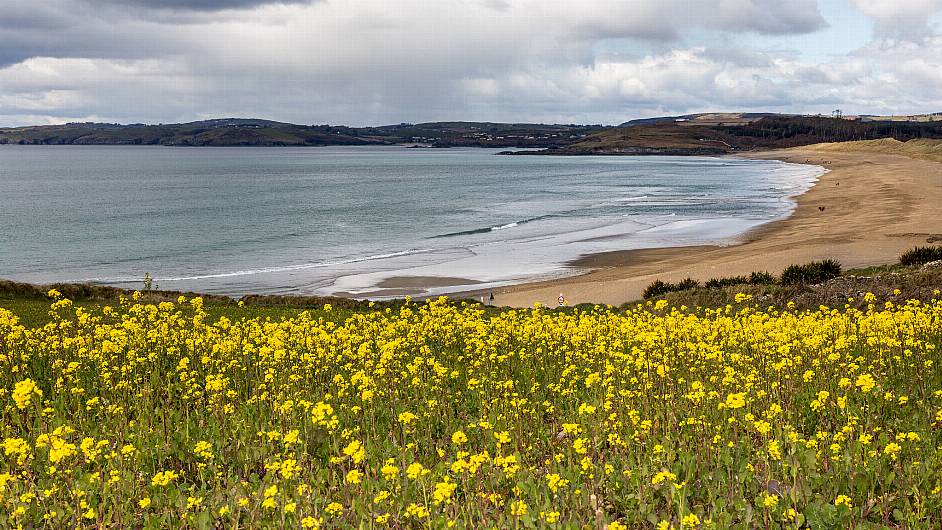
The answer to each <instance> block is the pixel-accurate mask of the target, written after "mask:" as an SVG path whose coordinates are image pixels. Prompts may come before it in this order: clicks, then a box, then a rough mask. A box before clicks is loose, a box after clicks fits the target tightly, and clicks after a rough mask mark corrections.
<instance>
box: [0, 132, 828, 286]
mask: <svg viewBox="0 0 942 530" xmlns="http://www.w3.org/2000/svg"><path fill="white" fill-rule="evenodd" d="M495 153H496V151H495V150H487V149H408V148H401V147H324V148H195V147H194V148H186V147H181V148H172V147H125V146H108V147H91V146H0V278H6V279H13V280H18V281H28V282H37V283H46V282H53V281H88V282H96V283H101V284H109V285H116V286H122V287H132V288H140V287H141V286H142V285H143V284H142V278H143V276H144V274H145V273H149V274H150V275H151V276H152V277H154V279H155V283H156V284H157V286H159V287H160V288H161V289H174V290H194V291H199V292H210V293H222V294H228V295H241V294H246V293H294V294H336V293H346V294H349V295H355V296H359V297H375V298H381V297H384V296H391V295H393V294H397V293H400V291H391V290H384V289H383V288H382V286H385V285H391V284H390V281H389V278H395V277H411V276H421V277H424V276H431V277H442V278H461V279H463V280H455V279H452V280H447V281H442V282H433V283H440V284H451V285H448V286H444V285H440V286H438V287H433V288H430V289H426V292H427V293H429V294H437V293H440V292H448V291H459V290H463V289H467V288H468V287H476V288H482V287H484V288H486V287H491V286H497V285H502V284H506V283H512V282H519V281H523V280H527V279H533V278H539V277H548V276H554V275H562V274H572V273H573V272H576V271H574V270H573V269H572V268H571V267H567V265H566V263H567V262H569V261H571V260H572V259H574V258H577V257H579V256H581V255H585V254H591V253H596V252H604V251H610V250H620V249H631V248H647V247H662V246H674V245H693V244H701V243H720V244H723V243H728V242H731V241H734V240H735V238H736V237H737V236H739V235H741V234H742V233H743V232H745V231H747V230H749V229H750V228H753V227H755V226H758V225H760V224H763V223H767V222H769V221H772V220H775V219H778V218H782V217H784V216H787V215H788V214H789V213H790V211H791V210H792V209H793V207H794V202H793V201H792V199H791V198H792V197H794V196H795V195H797V194H800V193H802V192H803V191H805V190H807V189H808V188H809V187H810V186H811V185H813V183H814V181H815V180H816V179H817V178H818V177H819V176H820V174H821V173H822V172H823V169H822V168H820V167H817V166H806V165H796V164H787V163H783V162H778V161H755V160H742V159H734V158H709V157H536V156H496V155H495ZM378 286H380V287H378Z"/></svg>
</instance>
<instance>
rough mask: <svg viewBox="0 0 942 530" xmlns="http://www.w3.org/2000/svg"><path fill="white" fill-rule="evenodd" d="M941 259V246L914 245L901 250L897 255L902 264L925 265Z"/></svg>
mask: <svg viewBox="0 0 942 530" xmlns="http://www.w3.org/2000/svg"><path fill="white" fill-rule="evenodd" d="M940 259H942V247H916V248H913V249H911V250H907V251H906V252H903V254H902V255H901V256H900V257H899V262H900V264H902V265H925V264H926V263H929V262H930V261H937V260H940Z"/></svg>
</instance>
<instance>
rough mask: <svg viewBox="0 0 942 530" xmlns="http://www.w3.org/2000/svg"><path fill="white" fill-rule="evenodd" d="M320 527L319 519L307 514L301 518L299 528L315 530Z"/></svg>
mask: <svg viewBox="0 0 942 530" xmlns="http://www.w3.org/2000/svg"><path fill="white" fill-rule="evenodd" d="M320 527H321V520H320V519H318V518H316V517H313V516H310V515H308V516H307V517H305V518H303V519H301V528H304V529H305V530H317V529H318V528H320Z"/></svg>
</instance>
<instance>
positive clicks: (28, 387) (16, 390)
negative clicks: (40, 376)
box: [13, 379, 43, 410]
mask: <svg viewBox="0 0 942 530" xmlns="http://www.w3.org/2000/svg"><path fill="white" fill-rule="evenodd" d="M33 396H35V397H36V398H37V399H39V398H41V397H43V392H42V390H40V389H39V387H37V386H36V383H35V382H34V381H33V380H32V379H24V380H22V381H18V382H17V383H16V384H15V385H14V386H13V401H14V402H16V408H18V409H20V410H23V409H25V408H26V407H28V406H29V404H30V401H31V400H32V398H33Z"/></svg>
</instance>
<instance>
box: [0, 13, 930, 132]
mask: <svg viewBox="0 0 942 530" xmlns="http://www.w3.org/2000/svg"><path fill="white" fill-rule="evenodd" d="M917 1H921V0H917ZM11 4H13V3H0V42H3V45H2V46H0V94H2V98H0V123H4V124H9V123H22V120H23V119H26V118H24V117H29V119H34V118H36V117H41V119H37V121H41V122H48V121H56V120H58V121H71V120H74V119H84V118H87V117H95V118H96V119H104V120H107V121H121V122H137V121H146V122H171V121H188V120H192V119H199V118H204V117H219V116H254V117H264V118H271V119H279V120H284V121H293V122H299V123H325V122H329V123H349V124H353V125H368V124H381V123H397V122H400V121H425V120H436V119H482V120H502V121H560V122H591V123H619V122H621V121H624V120H625V119H628V118H632V117H638V116H644V115H652V114H660V113H671V114H673V113H683V112H694V111H712V110H781V111H789V112H803V111H810V112H817V111H827V110H830V108H833V106H836V105H838V104H839V105H842V106H844V108H845V110H846V111H852V110H851V108H853V109H858V110H856V111H860V112H862V111H867V112H876V111H878V110H879V109H884V108H887V109H889V108H892V107H898V108H899V109H905V111H907V112H909V111H912V110H914V109H919V108H924V107H930V106H934V105H938V107H940V108H942V99H940V98H942V96H940V95H939V94H938V90H936V89H934V88H930V87H919V86H915V85H913V84H907V83H906V82H905V81H904V80H906V79H907V77H908V78H911V79H919V80H922V81H921V82H923V83H931V82H936V84H938V83H937V81H934V80H935V79H937V74H934V72H933V69H934V68H938V67H939V65H940V57H942V53H940V50H942V44H940V43H939V42H937V41H936V39H934V38H933V37H931V35H929V36H926V37H924V38H922V39H921V40H920V41H919V43H918V44H917V43H913V42H908V43H907V42H897V41H893V42H892V43H889V44H887V43H886V42H880V43H874V44H873V45H871V46H868V47H866V48H863V49H860V50H857V51H855V52H854V53H852V54H850V55H848V56H844V57H835V58H834V59H832V60H829V61H827V62H824V63H820V62H804V61H803V60H802V54H801V51H800V50H795V49H791V48H788V47H785V48H781V49H780V48H779V47H776V46H772V47H770V48H769V49H762V48H759V47H757V46H743V45H741V39H740V37H742V40H746V41H747V42H748V41H750V39H752V40H755V39H758V40H761V41H762V42H773V43H774V42H776V39H778V38H779V37H781V36H783V35H784V36H788V35H802V34H805V33H808V32H813V31H816V30H817V29H819V28H822V27H825V26H826V25H827V21H825V20H824V19H823V17H822V15H821V13H820V11H819V9H818V6H817V3H816V2H815V1H813V0H794V1H790V2H782V1H774V2H773V1H771V0H715V1H711V2H706V1H703V2H690V1H686V0H657V1H655V0H634V1H631V2H628V1H613V0H583V1H582V2H578V3H576V2H570V1H564V0H474V1H459V0H435V1H423V0H399V1H397V2H395V3H391V2H385V1H383V2H380V1H379V0H346V1H344V2H340V1H337V0H331V1H314V2H302V1H299V2H266V1H259V0H256V1H251V0H228V1H222V0H219V1H216V0H213V1H209V0H207V1H204V2H199V3H197V4H192V3H190V2H183V0H169V1H164V2H157V1H146V0H132V1H131V2H130V3H128V2H118V0H108V1H107V2H94V3H92V2H91V0H39V1H38V2H36V4H37V5H35V6H32V8H31V9H25V8H23V7H21V6H15V5H11ZM183 4H188V6H183ZM872 16H876V15H872ZM887 16H889V15H887ZM890 18H892V17H890ZM927 35H928V34H927ZM747 37H748V38H747ZM753 37H754V39H753ZM829 107H830V108H829Z"/></svg>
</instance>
